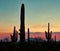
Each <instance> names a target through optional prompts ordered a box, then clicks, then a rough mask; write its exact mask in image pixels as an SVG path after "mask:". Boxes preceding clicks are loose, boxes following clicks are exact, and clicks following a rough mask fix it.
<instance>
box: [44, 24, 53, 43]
mask: <svg viewBox="0 0 60 51" xmlns="http://www.w3.org/2000/svg"><path fill="white" fill-rule="evenodd" d="M45 37H46V39H47V41H48V42H49V41H50V40H51V37H52V31H51V32H50V23H48V32H46V31H45Z"/></svg>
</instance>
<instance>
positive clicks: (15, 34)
mask: <svg viewBox="0 0 60 51" xmlns="http://www.w3.org/2000/svg"><path fill="white" fill-rule="evenodd" d="M10 36H11V40H12V42H17V39H18V32H17V31H16V27H15V26H14V31H13V35H10Z"/></svg>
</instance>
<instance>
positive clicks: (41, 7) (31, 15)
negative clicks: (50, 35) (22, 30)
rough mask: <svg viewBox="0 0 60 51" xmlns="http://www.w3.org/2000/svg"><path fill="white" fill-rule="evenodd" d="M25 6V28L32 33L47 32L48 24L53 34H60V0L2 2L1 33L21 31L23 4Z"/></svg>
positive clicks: (14, 0)
mask: <svg viewBox="0 0 60 51" xmlns="http://www.w3.org/2000/svg"><path fill="white" fill-rule="evenodd" d="M22 3H24V5H25V23H26V24H25V27H26V32H27V28H28V27H29V28H30V31H31V32H45V30H47V25H48V22H50V28H51V30H52V31H53V32H60V0H0V33H3V32H10V33H11V32H13V27H14V26H16V28H17V31H19V26H20V10H21V4H22Z"/></svg>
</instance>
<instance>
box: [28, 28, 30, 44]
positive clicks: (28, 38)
mask: <svg viewBox="0 0 60 51" xmlns="http://www.w3.org/2000/svg"><path fill="white" fill-rule="evenodd" d="M29 42H30V41H29V28H28V44H29Z"/></svg>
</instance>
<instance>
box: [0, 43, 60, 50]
mask: <svg viewBox="0 0 60 51" xmlns="http://www.w3.org/2000/svg"><path fill="white" fill-rule="evenodd" d="M21 48H22V49H21ZM0 51H60V42H49V43H48V42H30V43H27V42H26V43H25V45H24V47H20V43H19V42H18V43H13V42H0Z"/></svg>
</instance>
